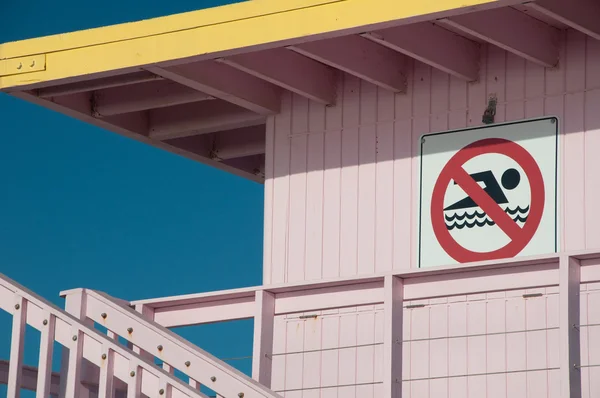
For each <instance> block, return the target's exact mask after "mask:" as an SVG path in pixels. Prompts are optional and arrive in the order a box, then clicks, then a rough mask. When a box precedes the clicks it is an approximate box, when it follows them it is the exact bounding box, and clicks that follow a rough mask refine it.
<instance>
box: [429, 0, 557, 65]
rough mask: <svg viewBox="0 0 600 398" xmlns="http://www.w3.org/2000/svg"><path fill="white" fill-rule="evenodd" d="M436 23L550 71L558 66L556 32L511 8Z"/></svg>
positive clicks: (465, 15) (461, 16)
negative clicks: (550, 68) (547, 68)
mask: <svg viewBox="0 0 600 398" xmlns="http://www.w3.org/2000/svg"><path fill="white" fill-rule="evenodd" d="M438 23H440V24H442V25H446V26H450V27H452V28H454V29H455V30H458V31H461V32H464V33H466V34H469V35H472V36H474V37H477V38H479V39H480V40H483V41H485V42H488V43H491V44H494V45H496V46H498V47H500V48H503V49H505V50H506V51H509V52H512V53H514V54H516V55H518V56H520V57H523V58H525V59H527V60H529V61H532V62H535V63H537V64H540V65H542V66H545V67H553V66H556V64H557V63H558V57H559V54H558V42H559V32H558V30H557V29H555V28H553V27H551V26H550V25H547V24H545V23H544V22H542V21H539V20H537V19H535V18H532V17H530V16H528V15H526V14H525V13H522V12H520V11H517V10H515V9H514V8H511V7H504V8H497V9H494V10H488V11H482V12H474V13H469V14H463V15H458V16H455V17H452V18H446V19H441V20H438Z"/></svg>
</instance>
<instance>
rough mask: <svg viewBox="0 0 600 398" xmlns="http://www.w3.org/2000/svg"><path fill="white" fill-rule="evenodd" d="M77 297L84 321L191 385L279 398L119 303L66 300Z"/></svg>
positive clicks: (101, 296)
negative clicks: (175, 371)
mask: <svg viewBox="0 0 600 398" xmlns="http://www.w3.org/2000/svg"><path fill="white" fill-rule="evenodd" d="M77 293H81V297H82V301H83V303H84V304H85V310H84V312H83V315H84V316H85V317H87V318H89V319H91V320H93V321H95V322H97V323H99V324H101V325H103V326H104V327H106V328H107V329H108V330H109V331H110V332H111V333H114V334H116V335H119V336H122V337H123V338H124V339H126V340H128V341H129V342H131V343H132V344H133V345H134V346H135V347H137V348H139V349H140V350H143V352H142V354H143V355H146V356H147V357H152V359H153V358H154V357H156V358H159V359H160V360H162V361H163V362H164V363H165V364H167V365H168V366H169V367H170V368H175V369H178V370H180V371H181V372H183V373H184V374H186V375H187V376H189V377H190V380H191V381H190V382H191V383H193V382H196V383H201V384H202V385H205V386H207V387H208V388H210V389H211V390H213V391H215V392H216V393H217V395H218V396H223V397H227V398H229V397H244V398H280V395H278V394H276V393H275V392H273V391H271V390H270V389H269V388H267V387H265V386H263V385H262V384H260V383H258V382H257V381H255V380H253V379H252V378H250V377H248V376H247V375H245V374H243V373H242V372H240V371H239V370H237V369H235V368H234V367H232V366H231V365H229V364H227V363H225V362H223V361H221V360H219V359H218V358H216V357H214V356H213V355H211V354H209V353H208V352H206V351H204V350H202V349H201V348H199V347H197V346H195V345H194V344H192V343H190V342H188V341H187V340H185V339H183V338H181V337H180V336H179V335H177V334H176V333H173V332H172V331H170V330H168V329H167V328H165V327H163V326H161V325H159V324H158V323H156V322H154V321H153V320H149V319H146V318H144V317H143V316H142V315H141V314H140V313H138V312H136V311H134V310H133V309H131V308H129V307H127V306H124V305H123V301H122V300H118V299H115V298H113V297H111V296H109V295H108V294H106V293H103V292H98V291H94V290H89V289H74V290H70V291H69V292H68V293H67V297H68V294H77ZM67 299H68V298H67Z"/></svg>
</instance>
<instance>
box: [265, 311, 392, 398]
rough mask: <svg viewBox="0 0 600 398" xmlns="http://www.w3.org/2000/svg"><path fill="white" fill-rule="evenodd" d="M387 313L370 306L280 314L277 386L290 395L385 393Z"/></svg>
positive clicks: (369, 397)
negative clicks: (384, 318)
mask: <svg viewBox="0 0 600 398" xmlns="http://www.w3.org/2000/svg"><path fill="white" fill-rule="evenodd" d="M382 311H383V306H382V305H380V306H372V305H371V306H362V307H358V308H349V309H339V310H330V311H316V312H314V313H312V312H311V313H310V314H288V315H280V316H277V319H276V322H275V336H276V337H275V344H274V347H273V361H274V362H273V380H274V382H275V380H277V382H276V383H274V384H273V389H274V390H275V391H276V392H278V393H280V394H281V395H282V396H284V397H286V398H289V397H302V398H317V397H319V398H320V397H351V398H359V397H360V398H375V397H379V396H381V394H380V389H381V383H382V379H383V372H382V368H381V366H382V363H383V350H382V347H383V312H382ZM301 316H307V317H306V318H301Z"/></svg>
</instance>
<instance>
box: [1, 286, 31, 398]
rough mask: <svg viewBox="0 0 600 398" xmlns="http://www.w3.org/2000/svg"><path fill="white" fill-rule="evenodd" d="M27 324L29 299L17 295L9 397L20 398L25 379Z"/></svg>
mask: <svg viewBox="0 0 600 398" xmlns="http://www.w3.org/2000/svg"><path fill="white" fill-rule="evenodd" d="M26 325H27V301H26V300H25V298H23V297H20V296H15V307H14V311H13V322H12V334H11V341H10V362H9V364H8V393H7V395H6V396H7V397H8V398H19V396H20V395H21V380H22V379H23V377H22V376H23V349H24V344H25V326H26Z"/></svg>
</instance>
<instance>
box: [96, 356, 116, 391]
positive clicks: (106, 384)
mask: <svg viewBox="0 0 600 398" xmlns="http://www.w3.org/2000/svg"><path fill="white" fill-rule="evenodd" d="M105 356H106V358H105ZM101 358H103V361H102V364H101V365H100V378H99V382H100V383H99V386H98V398H114V393H115V387H114V367H115V352H114V351H113V350H111V349H110V348H108V347H106V346H102V356H101Z"/></svg>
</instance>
